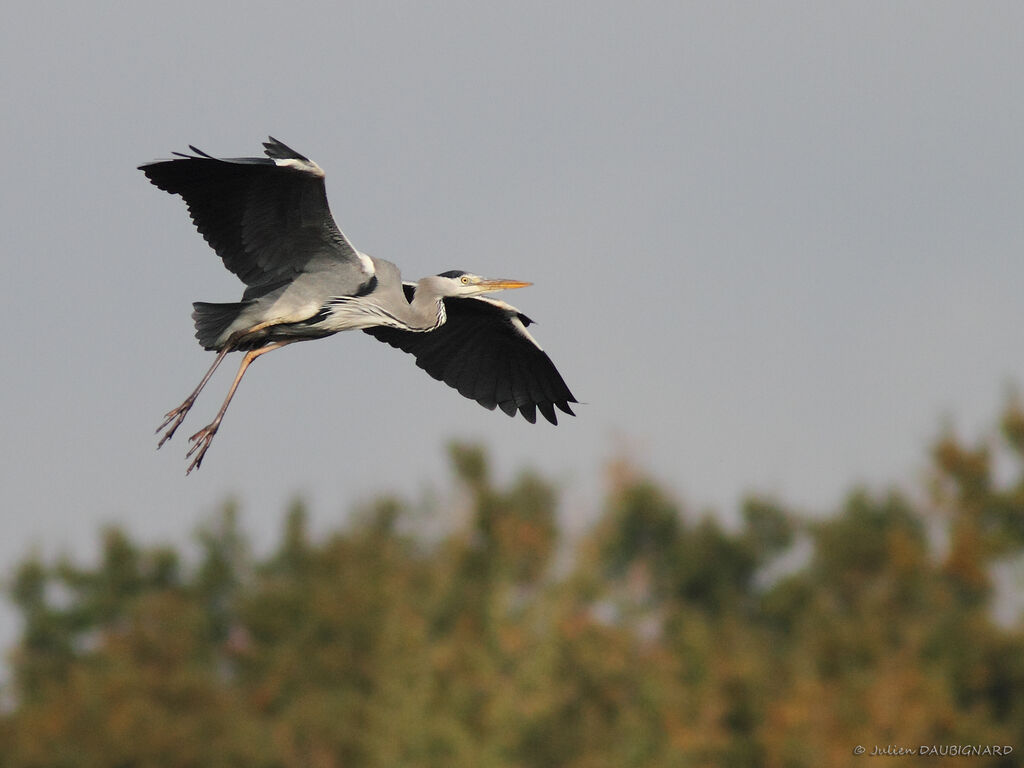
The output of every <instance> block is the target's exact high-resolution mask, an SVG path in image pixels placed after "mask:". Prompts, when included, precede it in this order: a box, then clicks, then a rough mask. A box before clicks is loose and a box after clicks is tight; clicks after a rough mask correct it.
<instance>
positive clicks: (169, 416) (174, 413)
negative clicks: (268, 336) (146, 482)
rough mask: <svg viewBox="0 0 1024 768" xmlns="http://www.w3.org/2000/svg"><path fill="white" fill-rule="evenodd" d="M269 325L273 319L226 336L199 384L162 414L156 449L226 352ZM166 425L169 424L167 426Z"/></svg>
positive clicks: (184, 412) (162, 442)
mask: <svg viewBox="0 0 1024 768" xmlns="http://www.w3.org/2000/svg"><path fill="white" fill-rule="evenodd" d="M271 325H274V321H269V320H268V321H266V322H263V323H258V324H257V325H254V326H253V327H252V328H244V329H242V330H240V331H236V332H235V333H233V334H231V336H230V337H228V340H227V341H226V342H224V346H223V347H221V349H220V351H219V352H218V353H217V359H216V360H214V361H213V365H211V366H210V370H208V371H207V372H206V375H205V376H203V380H202V381H200V382H199V386H198V387H196V388H195V389H194V390H192V394H190V395H189V396H188V397H186V398H185V401H184V402H183V403H182V404H181V405H179V406H178V407H177V408H174V409H173V410H170V411H168V412H167V413H165V414H164V420H163V423H162V424H161V425H160V426H159V427H157V428H156V431H157V432H159V431H160V430H162V429H164V428H167V431H166V432H164V434H163V436H162V437H161V438H160V442H159V443H157V444H156V447H157V450H159V449H160V447H161V446H162V445H163V444H164V443H166V442H167V441H168V440H170V439H171V438H172V437H174V433H175V432H176V431H177V430H178V427H180V426H181V422H183V421H184V420H185V416H187V415H188V412H189V411H190V410H192V406H193V405H194V404H195V402H196V398H197V397H199V393H200V392H202V391H203V387H205V386H206V383H207V382H208V381H209V380H210V377H211V376H213V372H214V371H216V370H217V367H218V366H219V365H220V364H221V363H222V362H224V358H225V357H227V354H228V352H233V351H234V350H235V349H237V348H238V343H239V342H240V341H241V340H242V339H244V338H245V337H246V336H248V335H250V334H252V333H255V332H256V331H261V330H263V329H264V328H268V327H269V326H271ZM168 425H170V426H169V427H168Z"/></svg>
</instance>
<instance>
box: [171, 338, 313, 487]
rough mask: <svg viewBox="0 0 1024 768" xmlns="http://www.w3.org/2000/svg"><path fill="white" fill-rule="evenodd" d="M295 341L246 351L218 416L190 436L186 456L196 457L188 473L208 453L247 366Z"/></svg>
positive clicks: (276, 342)
mask: <svg viewBox="0 0 1024 768" xmlns="http://www.w3.org/2000/svg"><path fill="white" fill-rule="evenodd" d="M293 341H298V339H289V340H287V341H275V342H274V343H273V344H267V346H265V347H260V348H259V349H253V350H250V351H249V352H246V353H245V357H243V358H242V364H241V365H240V366H238V373H236V374H235V380H234V382H232V384H231V389H229V390H228V396H227V397H226V398H225V399H224V404H223V405H222V406H221V407H220V410H219V411H217V416H216V417H215V418H214V420H213V421H211V422H210V423H209V424H207V425H206V426H205V427H203V428H202V429H200V430H199V431H198V432H196V433H195V434H194V435H192V437H190V438H189V441H190V442H191V443H192V447H191V448H190V449H189V451H188V453H187V454H185V458H186V459H187V458H189V457H190V456H192V454H195V458H194V459H192V463H191V464H189V465H188V469H187V470H186V472H185V474H186V475H187V474H188V473H189V472H191V471H192V470H193V469H199V465H200V464H202V463H203V456H205V455H206V450H207V449H208V448H209V447H210V443H211V442H213V436H214V435H215V434H217V428H218V427H219V426H220V422H221V420H223V418H224V414H225V413H226V412H227V410H228V406H229V405H230V404H231V398H232V397H234V396H235V390H236V389H238V383H239V382H240V381H241V380H242V376H244V375H245V370H246V368H248V367H249V366H250V365H251V364H252V361H253V360H255V359H256V358H257V357H259V356H260V355H265V354H266V353H267V352H271V351H273V350H275V349H278V348H279V347H283V346H285V345H287V344H291V343H292V342H293Z"/></svg>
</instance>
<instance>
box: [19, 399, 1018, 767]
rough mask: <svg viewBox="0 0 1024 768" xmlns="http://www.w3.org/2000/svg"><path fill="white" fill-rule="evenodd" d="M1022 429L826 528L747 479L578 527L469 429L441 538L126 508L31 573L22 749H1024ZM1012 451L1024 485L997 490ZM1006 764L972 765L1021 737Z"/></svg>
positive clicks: (48, 754)
mask: <svg viewBox="0 0 1024 768" xmlns="http://www.w3.org/2000/svg"><path fill="white" fill-rule="evenodd" d="M1001 434H1002V441H1003V442H1002V443H998V444H997V443H996V441H995V440H990V441H987V442H985V443H983V444H981V446H980V447H974V448H968V447H965V446H964V445H962V444H961V443H960V442H959V441H958V440H957V439H956V438H955V437H954V436H953V435H951V434H946V435H943V436H942V437H941V438H940V439H939V440H938V442H937V444H936V446H935V448H934V450H933V453H932V457H933V460H934V466H933V476H932V482H931V483H930V484H929V486H928V488H929V490H930V492H931V496H930V498H929V500H928V502H927V503H926V504H920V505H919V504H916V503H914V502H912V501H911V500H910V499H909V498H908V497H907V496H904V495H900V494H897V493H888V494H871V493H868V492H866V491H862V490H859V491H856V492H854V493H852V494H850V496H849V498H848V499H847V500H846V502H845V504H844V505H843V506H842V508H841V509H840V510H839V511H838V513H837V514H836V515H834V516H832V517H829V518H826V519H818V520H816V521H813V522H812V521H808V520H806V519H802V518H801V517H800V516H799V515H797V514H795V513H793V512H792V511H789V510H787V509H786V508H785V507H784V506H783V505H781V504H779V503H777V502H774V501H770V500H767V499H751V500H749V501H747V502H746V503H745V504H744V506H743V508H742V510H741V512H742V514H741V521H742V522H741V524H740V525H739V526H738V527H737V528H735V529H734V530H733V529H727V528H725V527H723V526H722V525H721V524H719V522H718V521H716V520H715V519H714V518H711V517H704V518H696V519H695V518H692V517H691V516H689V515H688V514H686V512H685V510H684V509H683V508H682V506H681V505H680V504H678V503H677V502H676V501H674V500H673V499H672V498H671V497H670V496H669V494H667V493H666V492H665V490H664V489H662V488H661V487H660V486H659V485H657V484H656V483H655V482H653V481H652V480H650V479H647V478H644V477H642V476H638V475H637V474H636V473H633V472H623V471H619V472H618V473H617V474H616V475H615V477H613V482H612V490H611V491H610V492H609V494H608V498H607V500H606V502H605V505H604V510H603V514H602V515H601V517H600V519H599V520H598V521H597V523H596V524H595V525H594V526H593V528H592V529H591V530H590V531H589V532H588V533H587V534H586V535H585V536H583V537H582V538H581V539H580V540H579V541H575V542H571V543H570V542H560V540H559V532H558V526H557V509H558V492H557V489H556V487H555V486H554V485H553V484H552V483H550V482H549V481H547V480H545V479H544V478H543V477H541V476H539V475H537V474H536V473H533V472H524V473H522V474H520V475H519V476H518V477H517V478H516V479H515V480H513V481H512V482H511V483H508V484H507V485H504V486H502V485H498V484H496V483H495V482H494V481H493V479H492V474H491V472H490V468H489V466H488V460H487V456H486V453H485V452H484V451H483V450H482V449H481V448H480V447H479V446H475V445H466V444H454V445H452V446H451V447H450V449H449V450H450V460H451V465H452V470H453V474H454V478H455V487H454V490H453V492H452V493H451V498H452V503H451V511H450V513H448V517H449V519H450V520H451V521H456V520H459V521H462V522H460V523H459V524H457V525H449V526H448V529H447V530H448V531H449V532H448V534H447V535H446V536H444V537H443V538H441V539H439V540H437V541H432V542H430V544H429V545H426V544H425V543H424V542H423V541H421V540H419V539H417V538H416V537H415V536H414V535H413V533H411V532H413V531H415V530H417V521H416V520H414V519H413V517H414V514H413V512H411V511H410V510H417V509H421V508H422V507H423V505H421V504H420V505H409V504H407V503H405V502H403V501H402V500H400V499H395V498H389V497H385V498H381V499H378V500H376V501H374V502H372V503H370V504H367V505H365V506H363V507H362V508H360V509H359V510H357V511H356V513H355V514H354V515H353V516H352V519H353V523H352V524H351V525H350V526H349V527H348V528H346V529H343V530H339V531H336V532H334V533H332V534H330V535H328V536H326V537H324V538H323V539H321V540H314V539H313V537H311V535H310V533H309V529H308V522H307V519H308V516H307V512H306V510H305V508H304V506H303V505H302V503H301V502H298V501H296V502H295V503H293V504H292V505H291V507H290V508H289V510H287V513H286V515H285V517H284V521H283V528H282V533H281V536H280V543H279V545H278V546H277V548H276V550H275V551H273V552H271V553H270V554H269V555H267V556H266V557H263V558H256V557H254V556H253V555H252V553H251V552H250V551H249V548H248V546H247V544H246V539H245V536H244V534H243V533H242V531H241V529H240V526H239V517H238V514H237V510H236V508H235V506H234V505H233V504H230V503H229V504H226V505H225V506H224V508H223V509H222V511H221V513H220V514H219V516H217V517H216V518H215V519H214V520H212V521H211V522H210V524H208V525H207V526H205V527H204V528H203V529H202V530H200V531H199V533H198V534H197V544H198V548H199V555H200V556H199V558H198V561H197V562H195V564H194V565H188V566H186V565H185V564H184V563H186V562H188V560H187V559H186V558H184V557H182V556H181V555H179V554H178V552H177V551H176V550H175V549H173V548H169V547H155V548H149V547H144V546H140V545H139V544H138V543H137V542H134V541H132V540H131V538H130V537H129V536H128V535H127V534H126V533H125V532H124V531H121V530H118V529H109V530H106V531H104V532H103V539H102V552H101V556H100V558H99V562H98V564H97V565H95V566H92V567H83V566H79V565H76V564H74V563H71V562H67V561H58V562H56V563H53V564H48V563H45V562H43V561H42V560H41V559H40V558H38V557H35V556H29V557H27V558H26V559H25V560H24V562H22V563H21V564H20V565H19V566H18V567H17V568H16V569H14V571H13V573H12V575H11V578H10V580H9V582H8V585H9V589H8V591H9V595H10V598H11V600H12V602H13V603H14V605H15V606H16V607H17V609H18V611H19V612H20V613H21V616H22V618H23V620H24V630H23V632H22V636H21V638H20V641H19V643H18V646H17V648H16V649H15V651H14V652H13V654H12V656H11V659H10V665H11V672H12V676H11V683H10V690H9V691H8V692H7V698H8V700H9V702H10V706H9V707H8V708H7V709H6V710H4V711H3V712H2V714H0V765H3V766H5V767H6V766H11V768H21V767H23V766H25V767H27V766H39V767H40V768H42V767H43V766H46V767H51V766H57V767H58V768H59V767H60V766H87V767H89V766H95V767H96V768H100V767H102V766H257V767H266V768H271V767H273V768H277V767H281V768H287V767H290V766H322V767H324V768H328V767H331V766H350V765H359V766H371V767H372V766H402V765H415V766H446V767H447V766H455V767H456V768H457V767H459V766H466V768H469V767H473V768H477V767H479V766H483V767H484V768H487V767H489V766H493V767H495V768H497V767H499V766H501V767H504V766H515V767H516V768H531V767H533V766H536V767H537V768H541V767H544V768H549V767H551V766H566V767H571V768H597V767H599V766H608V767H609V768H612V767H614V768H622V767H623V766H626V767H628V766H637V767H638V768H639V767H641V766H642V767H644V768H647V767H648V766H650V767H653V768H657V767H658V766H717V765H743V766H745V765H764V766H818V765H842V764H847V763H848V761H849V759H850V755H851V751H852V749H853V747H854V746H855V745H857V744H864V745H865V746H867V747H868V749H869V750H870V749H871V748H872V747H873V745H875V744H878V745H880V746H883V747H884V746H885V745H888V744H894V745H897V746H905V747H918V746H920V745H922V744H937V745H942V744H982V745H984V744H998V745H1014V746H1017V747H1019V748H1020V749H1024V725H1022V724H1024V634H1022V632H1021V628H1020V625H1019V624H1017V625H1016V626H1014V627H1006V626H1002V625H999V624H996V623H995V622H994V621H993V618H992V604H991V601H992V596H993V589H992V584H991V578H990V571H991V567H992V565H993V564H994V563H995V562H996V560H997V558H1006V557H1018V558H1019V557H1020V555H1021V548H1022V546H1024V528H1022V523H1021V520H1022V511H1024V450H1022V446H1024V437H1022V436H1024V415H1022V411H1021V410H1020V409H1019V408H1018V407H1017V406H1016V405H1015V404H1011V405H1010V407H1009V408H1008V409H1007V412H1006V414H1005V415H1004V417H1003V420H1002V424H1001ZM997 458H1000V459H1006V460H1008V461H1009V462H1016V467H1017V472H1018V475H1017V477H1016V478H1015V479H1013V480H1011V481H1010V482H1008V483H1006V484H1003V485H1000V484H999V483H997V482H996V481H995V479H994V478H995V473H994V472H993V468H992V465H993V462H994V461H995V460H996V459H997ZM621 469H622V468H621V467H619V470H621ZM933 542H943V544H942V545H941V546H936V545H935V544H934V543H933ZM803 545H806V549H807V550H808V551H809V556H808V557H806V558H803V559H800V558H796V557H795V554H796V553H798V552H799V551H800V549H801V546H803ZM787 562H788V563H789V564H788V566H787ZM567 564H568V565H567ZM780 564H781V565H782V566H786V567H778V566H780ZM1000 759H1001V758H993V759H991V760H989V761H988V762H985V761H984V760H981V761H975V762H973V763H972V764H984V765H1012V764H1014V763H1015V762H1017V755H1016V754H1014V755H1013V756H1011V757H1010V758H1007V759H1004V760H1003V761H1002V762H1000Z"/></svg>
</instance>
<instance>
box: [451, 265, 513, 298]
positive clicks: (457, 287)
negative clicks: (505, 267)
mask: <svg viewBox="0 0 1024 768" xmlns="http://www.w3.org/2000/svg"><path fill="white" fill-rule="evenodd" d="M438 277H439V278H442V279H443V280H444V281H445V283H446V285H445V293H446V294H447V295H448V296H477V295H479V294H481V293H493V292H494V291H508V290H511V289H513V288H525V287H526V286H528V285H533V283H524V282H523V281H522V280H506V279H497V280H494V279H488V278H486V277H480V275H472V274H470V273H469V272H463V271H462V270H461V269H453V270H450V271H448V272H442V273H441V274H439V275H438Z"/></svg>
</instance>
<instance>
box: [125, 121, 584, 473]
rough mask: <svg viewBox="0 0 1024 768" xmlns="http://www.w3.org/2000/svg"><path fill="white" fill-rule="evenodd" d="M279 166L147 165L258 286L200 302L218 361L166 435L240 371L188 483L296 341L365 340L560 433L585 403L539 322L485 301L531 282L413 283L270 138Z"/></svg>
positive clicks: (169, 417) (441, 279)
mask: <svg viewBox="0 0 1024 768" xmlns="http://www.w3.org/2000/svg"><path fill="white" fill-rule="evenodd" d="M263 147H264V152H265V154H266V157H242V158H226V159H222V158H215V157H213V156H211V155H208V154H206V153H205V152H203V151H201V150H198V149H196V148H195V147H194V146H191V145H189V149H191V150H192V153H193V154H190V155H189V154H183V153H180V152H175V153H173V154H174V155H175V157H174V159H171V160H159V161H155V162H152V163H147V164H145V165H141V166H139V170H141V171H142V172H143V173H145V174H146V176H147V177H148V178H149V180H150V181H151V182H152V183H153V184H154V185H156V186H157V187H158V188H160V189H162V190H164V191H165V192H169V193H170V194H176V195H180V196H181V197H182V199H183V200H184V201H185V204H186V205H187V207H188V211H189V214H190V215H191V218H192V222H193V223H194V224H195V226H196V228H197V229H198V230H199V232H200V234H202V236H203V237H204V238H205V239H206V241H207V243H209V245H210V246H211V247H212V248H213V249H214V250H215V251H216V252H217V255H218V256H220V258H221V259H222V260H223V262H224V266H225V267H227V268H228V269H229V270H231V271H232V272H233V273H235V275H237V276H238V278H239V279H240V280H241V281H242V282H243V283H244V284H245V286H246V288H245V290H244V292H243V293H242V299H241V301H238V302H232V303H225V304H211V303H208V302H195V303H194V304H193V307H194V310H195V311H194V312H193V313H192V318H193V320H194V321H195V328H196V338H197V339H198V340H199V343H200V344H201V345H202V346H203V348H204V349H207V350H212V351H216V352H217V357H216V359H215V360H214V361H213V364H212V365H211V366H210V368H209V370H207V372H206V374H205V375H204V376H203V378H202V380H201V381H200V382H199V385H198V386H197V387H196V388H195V389H194V390H193V391H192V393H191V394H189V396H188V397H186V398H185V400H184V402H182V404H181V405H179V406H178V407H177V408H174V409H173V410H171V411H169V412H168V413H167V414H166V415H165V417H164V420H163V422H162V423H161V424H160V426H159V427H157V430H156V431H157V433H160V432H161V431H162V432H163V435H162V436H161V437H160V440H159V442H158V444H157V447H158V448H159V447H160V446H162V445H163V444H164V443H165V442H167V441H168V440H170V439H171V437H172V436H173V435H174V433H175V431H176V430H177V429H178V427H179V426H180V425H181V423H182V421H184V419H185V416H186V415H187V414H188V412H189V410H190V409H191V408H192V405H193V403H194V402H195V400H196V397H198V395H199V393H200V392H201V391H202V389H203V387H204V386H206V384H207V382H208V381H209V380H210V377H211V376H212V375H213V373H214V371H215V370H216V369H217V367H218V366H219V365H220V364H221V362H223V360H224V358H225V356H226V355H227V354H228V353H229V352H233V351H236V350H237V351H242V352H244V353H245V355H244V356H243V358H242V362H241V365H240V366H239V368H238V372H237V373H236V374H235V378H234V381H233V382H232V384H231V387H230V389H229V390H228V394H227V397H226V398H225V399H224V403H223V404H222V405H221V407H220V410H219V411H218V412H217V415H216V416H215V417H214V419H213V421H212V422H210V423H209V424H208V425H207V426H205V427H203V428H202V429H201V430H199V431H198V432H196V433H195V434H194V435H192V437H191V438H189V440H190V442H191V447H190V449H189V451H188V453H187V454H186V460H187V459H191V460H192V461H191V463H190V464H189V465H188V470H187V472H186V474H187V473H188V472H191V471H192V470H193V469H198V468H199V466H200V465H201V464H202V462H203V457H204V456H205V455H206V451H207V449H208V448H209V447H210V443H211V442H212V440H213V437H214V435H215V434H216V433H217V429H218V428H219V427H220V424H221V421H222V420H223V418H224V414H225V412H226V411H227V409H228V405H229V404H230V403H231V398H232V397H234V394H235V391H236V390H237V388H238V384H239V382H240V381H241V380H242V376H243V375H244V374H245V371H246V370H247V369H248V367H249V365H250V364H251V363H252V362H253V361H254V360H255V359H256V358H257V357H260V356H261V355H263V354H265V353H267V352H270V351H272V350H275V349H280V348H281V347H283V346H286V345H288V344H291V343H293V342H296V341H307V340H310V339H320V338H324V337H326V336H331V335H333V334H335V333H338V332H339V331H346V330H355V329H359V330H362V331H365V332H366V333H368V334H370V335H371V336H373V337H374V338H376V339H378V340H380V341H383V342H385V343H387V344H390V345H391V346H393V347H396V348H398V349H401V350H403V351H405V352H409V353H411V354H412V355H413V356H414V357H415V358H416V364H417V365H418V366H419V367H420V368H423V369H424V370H425V371H426V372H427V373H429V374H430V375H431V376H432V377H434V378H435V379H439V380H441V381H444V382H445V383H446V384H448V385H449V386H451V387H454V388H455V389H456V390H458V392H459V393H460V394H462V395H464V396H465V397H468V398H470V399H473V400H476V401H477V402H478V403H480V404H481V405H482V406H484V407H485V408H488V409H491V410H493V409H494V408H496V407H497V408H501V410H502V411H504V412H505V413H507V414H508V415H509V416H514V415H515V414H516V412H517V411H518V412H519V413H520V414H522V416H523V417H524V418H525V419H526V420H527V421H529V422H530V423H534V422H535V421H536V418H537V415H536V413H537V411H538V410H539V411H540V412H541V414H542V415H543V416H544V417H545V418H546V419H547V420H548V421H550V422H551V423H552V424H557V423H558V419H557V417H556V415H555V409H556V408H557V409H559V410H561V411H563V412H564V413H567V414H569V415H575V414H573V411H572V408H571V407H570V405H569V404H570V403H575V402H577V401H576V399H575V398H574V397H573V395H572V392H570V391H569V388H568V387H567V386H566V384H565V381H564V380H563V379H562V376H561V374H559V372H558V370H557V369H556V368H555V366H554V364H553V363H552V362H551V359H550V358H549V357H548V355H547V353H546V352H544V350H543V349H542V348H541V347H540V345H539V344H538V343H537V341H536V340H535V339H534V338H533V336H532V335H531V334H530V332H529V331H528V330H527V326H529V325H530V324H531V322H532V321H531V320H530V318H528V317H527V316H526V315H524V314H523V313H522V312H520V311H519V310H518V309H516V308H515V307H513V306H511V305H510V304H506V303H505V302H503V301H499V300H497V299H494V298H491V297H487V296H484V295H483V294H486V293H491V292H493V291H501V290H507V289H512V288H523V287H525V286H527V285H530V283H525V282H521V281H518V280H493V279H486V278H483V277H480V276H478V275H474V274H470V273H468V272H463V271H461V270H451V271H448V272H442V273H440V274H438V275H432V276H429V277H424V278H421V279H420V280H418V281H417V282H415V283H409V282H403V281H402V277H401V274H400V273H399V270H398V268H397V267H396V266H395V265H394V264H392V263H391V262H389V261H384V260H383V259H377V258H373V257H372V256H368V255H366V254H365V253H362V252H360V251H358V250H356V249H355V248H354V247H353V246H352V244H351V243H350V242H349V241H348V239H347V238H346V237H345V235H344V234H342V232H341V230H340V229H338V226H337V225H336V224H335V222H334V219H333V217H332V216H331V212H330V209H329V207H328V204H327V192H326V187H325V185H324V172H323V170H322V169H321V168H320V166H318V165H317V164H316V163H314V162H313V161H312V160H310V159H309V158H307V157H305V156H303V155H301V154H299V153H298V152H296V151H294V150H293V149H290V148H289V147H287V146H285V145H284V144H282V143H281V142H280V141H277V140H276V139H274V138H273V137H270V138H269V140H268V141H267V142H265V143H264V144H263Z"/></svg>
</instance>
